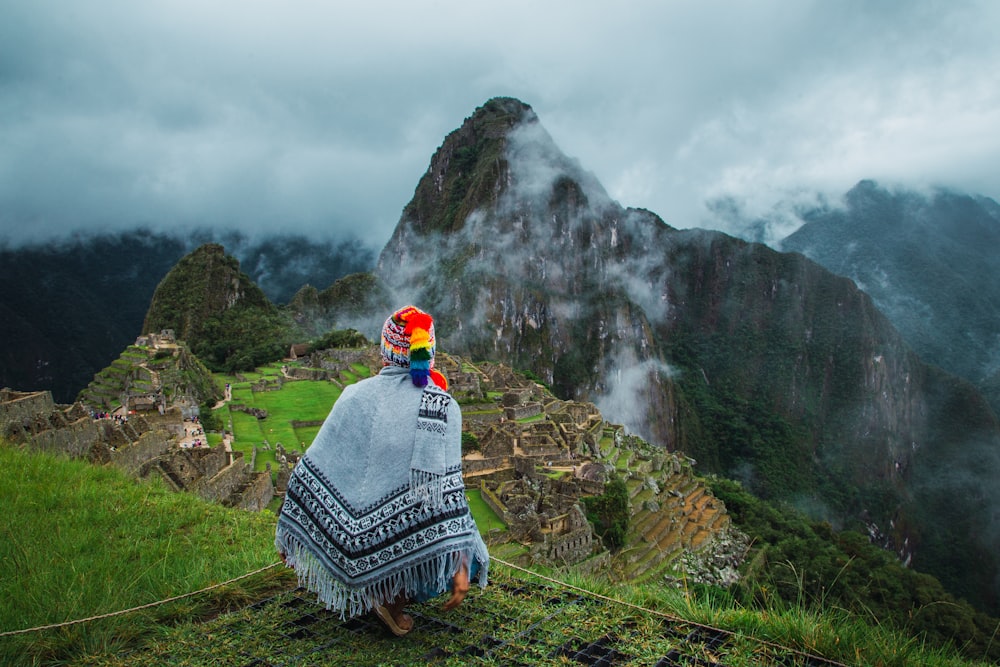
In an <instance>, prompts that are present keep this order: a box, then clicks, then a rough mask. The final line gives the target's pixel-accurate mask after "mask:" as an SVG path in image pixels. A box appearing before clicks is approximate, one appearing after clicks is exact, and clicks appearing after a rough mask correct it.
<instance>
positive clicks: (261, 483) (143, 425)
mask: <svg viewBox="0 0 1000 667" xmlns="http://www.w3.org/2000/svg"><path fill="white" fill-rule="evenodd" d="M174 422H176V423H174ZM183 428H184V427H183V416H182V413H181V411H180V410H175V411H172V412H170V413H168V414H164V415H157V416H154V415H149V416H142V415H138V416H137V415H131V416H129V417H128V419H95V418H94V417H93V416H91V413H90V411H89V410H87V409H86V408H85V407H84V406H83V405H82V404H81V403H74V404H73V405H56V404H55V403H54V402H53V401H52V394H51V392H48V391H41V392H19V391H14V390H12V389H2V390H0V435H2V437H4V438H5V439H6V440H7V441H8V442H10V443H11V444H15V445H24V446H27V447H30V448H31V449H35V450H39V451H45V452H49V453H53V454H64V455H67V456H69V457H70V458H77V459H85V460H87V461H90V462H91V463H95V464H99V465H102V464H110V465H114V466H116V467H119V468H121V469H122V470H124V471H126V472H127V473H129V474H130V475H132V476H133V477H136V478H148V477H150V476H153V475H155V476H157V477H159V478H160V479H162V480H163V481H164V483H165V484H166V485H167V486H168V487H169V488H171V489H174V490H175V491H188V492H191V493H196V494H198V495H199V496H201V497H202V498H204V499H206V500H209V501H212V502H217V503H221V504H223V505H226V506H230V507H239V508H242V509H247V510H253V511H259V510H261V509H263V508H265V507H267V504H268V503H269V502H270V501H271V498H272V497H273V496H274V488H273V486H272V484H271V476H270V475H269V474H267V473H255V472H253V470H252V468H251V467H250V466H249V465H247V464H246V463H245V462H244V461H243V455H242V453H240V452H228V451H226V449H225V447H224V446H222V445H218V446H216V447H212V448H198V449H182V448H180V447H178V446H177V445H176V440H177V435H178V433H179V432H182V431H183Z"/></svg>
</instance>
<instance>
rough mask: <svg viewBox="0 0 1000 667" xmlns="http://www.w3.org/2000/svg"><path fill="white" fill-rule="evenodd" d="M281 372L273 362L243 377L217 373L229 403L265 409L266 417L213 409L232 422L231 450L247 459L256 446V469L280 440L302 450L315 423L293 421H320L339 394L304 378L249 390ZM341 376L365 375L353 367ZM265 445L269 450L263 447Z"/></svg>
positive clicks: (330, 385) (269, 457) (271, 456)
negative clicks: (278, 386)
mask: <svg viewBox="0 0 1000 667" xmlns="http://www.w3.org/2000/svg"><path fill="white" fill-rule="evenodd" d="M280 374H281V366H280V365H278V364H276V365H272V366H269V367H266V368H264V369H262V371H261V372H259V373H247V374H245V375H244V378H245V379H244V380H242V381H237V379H236V378H235V377H231V376H224V375H220V376H218V378H219V382H220V383H221V384H224V383H226V382H228V383H230V384H231V386H232V394H233V399H232V403H235V404H243V405H246V406H248V407H253V408H262V409H264V410H267V413H268V416H267V418H266V419H257V418H256V417H255V416H253V415H250V414H247V413H245V412H240V411H237V410H233V409H230V407H229V405H228V404H227V405H225V406H223V407H222V408H220V409H219V410H217V411H216V414H217V415H218V416H219V418H220V419H221V420H222V423H223V424H224V425H228V424H230V423H231V424H232V428H233V435H234V443H233V449H235V450H237V451H241V452H243V453H244V454H245V455H246V457H247V458H246V460H247V461H249V460H250V454H251V453H252V452H253V448H254V447H257V448H258V450H257V460H256V466H255V469H256V470H264V469H265V466H266V464H267V463H268V462H271V463H273V462H274V455H275V445H277V444H278V443H281V445H283V446H284V447H285V448H286V449H297V450H299V451H305V449H306V447H308V446H309V445H310V444H311V443H312V441H313V439H314V438H315V437H316V433H317V432H319V426H318V425H314V426H301V425H299V426H296V425H295V424H293V422H321V421H323V419H325V418H326V416H327V414H329V412H330V408H331V407H333V404H334V403H335V402H336V400H337V398H338V397H339V396H340V391H341V390H340V387H338V386H337V385H336V384H334V383H332V382H325V381H323V382H311V381H308V380H287V381H286V382H285V383H284V385H283V387H282V389H281V390H280V391H259V392H255V391H252V390H251V385H253V383H254V382H256V381H258V380H260V379H261V378H276V377H278V376H279V375H280ZM348 375H349V376H350V377H349V378H345V379H349V381H351V382H353V381H356V380H358V379H360V378H362V377H365V376H366V375H367V370H366V369H365V368H364V367H356V368H355V373H353V374H348ZM265 445H267V446H268V447H269V449H264V447H265Z"/></svg>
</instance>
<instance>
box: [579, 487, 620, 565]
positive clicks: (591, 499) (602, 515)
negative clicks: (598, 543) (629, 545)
mask: <svg viewBox="0 0 1000 667" xmlns="http://www.w3.org/2000/svg"><path fill="white" fill-rule="evenodd" d="M581 500H582V501H583V506H584V508H585V510H586V513H587V520H588V521H590V522H591V523H592V524H593V525H594V530H595V531H596V532H597V534H598V535H600V536H601V539H602V540H603V541H604V546H606V547H607V548H608V549H610V550H611V551H618V550H619V549H621V548H622V547H624V546H625V544H626V538H627V536H628V524H629V518H630V516H631V511H630V510H629V494H628V487H626V486H625V481H624V480H623V479H622V478H621V476H620V475H617V474H615V475H612V476H611V479H609V480H608V483H607V484H605V485H604V493H602V494H601V495H599V496H584V497H583V498H582V499H581Z"/></svg>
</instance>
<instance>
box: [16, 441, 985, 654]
mask: <svg viewBox="0 0 1000 667" xmlns="http://www.w3.org/2000/svg"><path fill="white" fill-rule="evenodd" d="M0 493H2V494H3V497H4V498H5V500H6V501H7V505H6V509H7V512H5V521H4V524H3V533H2V539H0V558H2V562H3V563H4V565H5V566H6V574H7V576H6V577H4V578H3V579H2V580H0V632H4V631H9V630H18V629H23V628H30V627H35V626H39V625H45V624H50V623H59V622H63V621H68V620H74V619H79V618H85V617H89V616H92V615H97V614H102V613H107V612H114V611H118V610H121V609H128V608H131V607H135V606H138V605H144V604H148V603H152V602H156V601H158V600H162V599H165V598H169V597H172V596H176V595H180V594H185V593H189V592H192V591H199V590H201V589H203V588H205V587H207V586H210V585H213V584H216V583H220V582H224V581H228V580H230V579H232V578H235V577H238V576H240V575H244V574H246V573H250V572H254V571H256V570H258V569H260V568H262V567H266V566H267V565H269V564H271V563H273V562H274V561H275V560H276V559H275V556H274V548H273V544H272V541H273V534H274V533H273V531H274V516H273V515H272V514H270V513H260V514H253V513H247V512H241V511H237V510H229V509H225V508H222V507H219V506H215V505H211V504H208V503H205V502H204V501H202V500H200V499H199V498H196V497H193V496H188V495H184V494H172V493H170V492H169V491H167V490H166V489H164V488H163V487H162V485H159V484H152V483H137V482H134V481H133V480H131V479H129V478H127V477H125V476H124V475H123V474H122V473H120V472H119V471H117V470H114V469H110V468H100V467H94V466H91V465H89V464H86V463H83V462H78V461H68V460H66V459H62V458H56V457H52V456H48V455H42V454H34V453H28V452H24V451H21V450H17V449H14V448H10V447H6V446H0ZM494 554H495V555H496V556H497V557H498V558H503V557H504V556H505V555H506V554H507V552H506V551H505V550H504V549H503V548H496V549H495V550H494ZM491 578H492V581H493V583H492V585H491V586H490V587H489V588H487V589H486V590H485V591H480V590H479V589H478V588H477V589H474V592H473V593H472V594H471V595H470V598H469V599H468V601H467V602H466V603H465V604H463V605H462V606H461V607H460V608H459V610H457V611H456V612H455V613H451V614H445V613H444V612H442V611H441V610H440V600H438V601H431V602H429V603H426V604H424V605H417V606H415V607H414V609H413V612H414V613H415V614H416V616H417V621H418V629H417V630H415V631H414V632H413V633H412V634H411V635H410V636H408V637H407V638H405V639H403V640H398V639H395V638H393V637H391V636H390V635H388V634H387V633H386V632H385V631H384V630H383V629H382V628H381V627H380V626H379V625H378V624H377V622H375V621H373V620H372V619H364V618H363V619H356V620H354V621H350V622H347V623H345V622H342V621H340V619H339V617H337V615H336V614H331V613H329V612H326V611H324V610H322V609H321V608H320V607H318V606H317V605H316V604H315V598H314V596H313V595H311V594H307V593H303V592H299V591H295V590H294V585H295V584H294V577H292V576H290V574H289V573H288V571H287V570H285V569H284V568H280V567H278V568H271V569H268V570H266V571H264V572H263V573H260V574H258V575H255V576H253V577H250V578H248V579H245V580H243V581H241V582H240V583H239V584H236V585H233V586H227V587H224V588H219V589H215V590H213V591H211V592H208V593H204V594H200V595H198V596H196V597H191V598H185V599H184V600H181V601H178V602H173V603H170V604H167V605H163V606H157V607H152V608H150V609H147V610H144V611H139V612H133V613H129V614H125V615H121V616H116V617H114V618H109V619H104V620H99V621H90V622H86V623H81V624H76V625H72V626H66V627H64V628H58V629H53V630H43V631H39V632H33V633H30V634H25V635H17V636H7V637H0V664H10V665H57V664H58V665H62V664H74V665H78V664H89V665H100V666H104V667H119V666H124V665H129V666H132V665H192V666H194V665H250V664H258V665H271V664H275V665H276V664H297V665H298V664H301V665H309V664H316V665H320V664H322V665H351V664H364V665H372V664H427V663H436V664H445V665H459V664H462V665H466V664H486V665H509V664H530V665H536V664H537V665H565V664H617V665H652V664H656V663H657V662H658V661H659V660H661V659H662V658H667V657H670V656H673V657H672V658H671V659H674V658H677V659H678V660H682V659H683V660H687V659H697V660H701V661H702V662H701V663H690V662H689V663H688V664H706V665H711V664H726V665H730V666H731V667H741V666H749V665H758V664H776V663H778V662H781V664H787V665H799V664H814V665H818V664H831V663H830V662H829V660H833V661H835V662H840V663H843V664H864V665H887V666H893V665H899V666H902V665H930V666H932V667H935V666H937V667H946V666H947V667H958V666H961V665H969V664H973V663H969V662H963V661H961V660H959V659H956V658H952V657H951V656H950V655H949V654H947V653H944V652H940V651H939V652H929V651H924V650H922V649H921V647H920V646H919V645H917V644H916V643H915V642H914V641H912V640H906V639H901V638H900V637H899V636H898V635H896V634H894V633H892V632H890V631H888V630H885V629H883V628H879V627H873V626H870V625H867V624H865V623H863V622H862V621H861V620H859V619H858V618H856V617H851V616H848V615H847V614H846V613H842V612H838V611H837V610H830V611H828V612H824V613H822V614H817V613H812V612H807V611H803V610H799V609H795V608H785V609H769V610H766V611H763V612H755V611H749V610H746V609H739V608H733V607H732V605H731V602H730V601H728V600H727V599H726V598H725V596H723V595H720V596H719V597H718V599H713V598H712V597H711V596H702V597H700V598H696V596H694V595H693V594H689V592H687V591H684V590H676V589H668V588H663V587H657V586H643V587H631V586H615V585H612V584H610V583H608V582H607V581H605V580H601V579H594V578H575V579H570V580H569V582H568V584H569V585H564V584H559V583H553V582H550V581H543V580H541V579H538V578H537V576H536V575H534V574H528V573H525V572H523V571H521V570H520V569H518V568H516V567H513V566H507V565H504V564H501V563H498V562H497V563H495V566H494V568H493V573H492V575H491ZM571 586H573V587H571ZM582 589H587V590H589V591H590V592H586V591H584V590H582ZM612 598H613V600H612ZM255 602H256V604H254V603H255ZM219 612H225V613H222V614H221V615H219ZM698 624H704V625H705V626H711V627H709V628H708V629H705V628H702V627H701V626H699V625H698ZM712 628H724V630H719V631H716V630H713V629H712ZM800 652H806V653H809V654H812V655H821V656H824V657H825V658H826V659H827V660H826V661H819V662H813V663H809V662H808V661H807V659H806V658H805V657H803V656H802V655H801V653H800ZM601 659H604V660H605V662H603V663H602V662H600V660H601ZM667 664H669V663H667ZM676 664H685V663H684V662H678V663H676ZM834 664H835V663H834Z"/></svg>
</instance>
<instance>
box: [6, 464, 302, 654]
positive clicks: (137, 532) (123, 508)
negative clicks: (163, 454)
mask: <svg viewBox="0 0 1000 667" xmlns="http://www.w3.org/2000/svg"><path fill="white" fill-rule="evenodd" d="M0 496H2V497H3V499H4V518H3V522H2V524H0V525H2V531H0V562H2V563H3V565H4V575H5V576H4V577H2V578H0V632H8V631H14V630H22V629H26V628H32V627H37V626H42V625H48V624H57V623H63V622H66V621H70V620H75V619H80V618H86V617H90V616H95V615H100V614H106V613H110V612H116V611H119V610H122V609H128V608H132V607H135V606H139V605H145V604H148V603H151V602H155V601H158V600H162V599H165V598H169V597H174V596H177V595H182V594H186V593H189V592H192V591H198V590H200V589H202V588H205V587H208V586H211V585H215V584H218V583H221V582H225V581H228V580H230V579H233V578H235V577H239V576H241V575H244V574H246V573H248V572H253V571H255V570H257V569H260V568H262V567H265V566H267V565H269V564H272V563H274V562H275V561H276V560H277V559H276V556H275V552H274V545H273V540H274V515H273V514H271V513H259V514H253V513H249V512H244V511H239V510H232V509H227V508H224V507H222V506H219V505H212V504H209V503H206V502H204V501H202V500H201V499H200V498H198V497H196V496H193V495H188V494H176V493H172V492H171V491H169V490H168V489H166V488H165V487H164V485H162V484H160V483H156V482H155V481H150V482H142V483H139V482H136V481H134V480H133V479H131V478H129V477H127V476H126V475H125V474H124V473H123V472H121V471H120V470H118V469H115V468H110V467H97V466H93V465H90V464H88V463H86V462H83V461H70V460H68V459H65V458H60V457H55V456H50V455H46V454H40V453H31V452H26V451H22V450H19V449H15V448H12V447H8V446H6V445H2V444H0ZM288 582H289V578H288V576H287V574H286V573H285V572H284V571H283V568H274V569H272V570H268V571H267V572H265V573H262V574H261V575H260V576H257V577H254V578H252V579H249V580H246V581H243V582H240V583H238V584H235V585H232V586H227V587H223V588H219V589H216V590H214V591H212V592H211V593H209V594H206V595H201V596H198V597H195V598H187V599H185V600H182V601H179V602H177V603H172V604H169V605H165V606H162V607H156V608H154V609H151V610H148V611H143V612H140V613H135V614H131V615H127V616H118V617H114V618H109V619H105V620H100V621H95V622H91V623H84V624H78V625H72V626H67V627H64V628H60V629H57V630H47V631H43V632H38V633H31V634H27V635H15V636H6V637H0V664H5V665H8V664H9V665H16V664H46V663H58V662H60V661H63V660H68V659H70V658H72V657H73V656H78V655H80V654H82V653H85V652H93V651H97V650H108V649H114V648H116V647H121V646H126V645H128V644H130V643H131V641H132V640H133V639H134V638H136V637H139V636H142V635H144V634H146V633H148V632H150V631H153V630H155V629H157V628H162V627H164V626H169V625H171V624H173V623H175V622H177V621H178V620H180V619H188V618H192V617H194V618H197V617H200V616H202V615H204V614H211V613H217V612H218V611H219V610H223V609H229V608H233V607H235V606H240V605H243V604H246V602H247V601H248V600H250V599H252V598H254V597H257V596H260V595H261V594H262V593H264V592H267V591H272V590H274V589H275V587H284V586H287V585H288Z"/></svg>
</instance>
